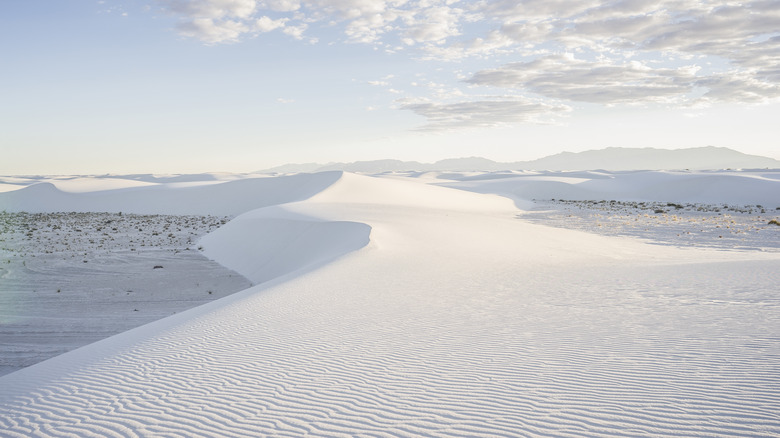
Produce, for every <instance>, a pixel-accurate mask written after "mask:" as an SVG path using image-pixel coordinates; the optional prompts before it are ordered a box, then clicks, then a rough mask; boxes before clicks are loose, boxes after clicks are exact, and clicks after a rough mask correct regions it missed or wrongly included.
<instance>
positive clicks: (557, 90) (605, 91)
mask: <svg viewBox="0 0 780 438" xmlns="http://www.w3.org/2000/svg"><path fill="white" fill-rule="evenodd" d="M697 70H698V68H697V67H694V66H686V67H680V68H652V67H649V66H648V65H646V64H643V63H641V62H638V61H629V62H626V63H621V64H618V63H614V62H612V61H607V60H600V61H585V60H582V59H577V58H575V57H574V56H572V55H553V56H546V57H542V58H539V59H536V60H533V61H529V62H518V63H512V64H507V65H505V66H503V67H499V68H497V69H493V70H484V71H480V72H478V73H476V74H475V75H474V76H473V77H471V78H470V79H468V80H467V81H466V82H468V83H471V84H477V85H490V86H494V87H503V88H511V89H516V90H525V91H529V92H532V93H535V94H538V95H541V96H545V97H549V98H554V99H560V100H566V101H577V102H589V103H601V104H619V103H641V102H664V101H669V100H673V99H675V98H679V97H681V96H684V95H686V94H687V93H690V92H691V91H692V90H693V87H694V84H695V82H696V72H697Z"/></svg>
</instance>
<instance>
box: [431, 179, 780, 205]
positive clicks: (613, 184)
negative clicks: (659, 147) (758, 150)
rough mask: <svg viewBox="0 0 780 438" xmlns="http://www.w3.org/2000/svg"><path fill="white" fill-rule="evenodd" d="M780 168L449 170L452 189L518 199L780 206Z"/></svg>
mask: <svg viewBox="0 0 780 438" xmlns="http://www.w3.org/2000/svg"><path fill="white" fill-rule="evenodd" d="M779 176H780V172H778V171H774V172H773V171H767V170H756V171H720V172H711V171H695V172H694V171H691V172H669V171H641V172H603V171H602V172H593V171H592V172H523V173H503V174H477V175H468V174H465V175H459V174H446V175H443V177H446V178H447V179H450V180H453V182H448V183H444V184H443V185H446V186H448V187H456V188H461V189H465V190H473V191H476V192H480V193H496V194H501V195H504V196H508V197H510V198H513V199H518V200H527V199H553V198H556V199H574V200H587V199H595V200H600V199H607V200H609V199H615V200H637V201H668V202H700V203H713V204H718V203H736V204H765V205H766V204H768V205H770V206H772V208H774V207H776V206H780V195H779V194H778V193H779V191H780V186H779V185H778V177H779Z"/></svg>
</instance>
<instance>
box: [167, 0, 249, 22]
mask: <svg viewBox="0 0 780 438" xmlns="http://www.w3.org/2000/svg"><path fill="white" fill-rule="evenodd" d="M160 2H161V3H162V4H163V6H165V7H166V9H168V10H170V11H172V12H174V13H176V14H180V15H182V16H184V17H187V18H191V19H196V18H211V19H217V18H223V17H232V18H248V17H251V16H252V14H253V13H254V12H255V10H256V8H257V2H256V1H255V0H160Z"/></svg>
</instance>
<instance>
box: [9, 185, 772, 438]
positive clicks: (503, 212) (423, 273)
mask: <svg viewBox="0 0 780 438" xmlns="http://www.w3.org/2000/svg"><path fill="white" fill-rule="evenodd" d="M615 175H617V174H610V175H607V176H604V175H601V176H600V177H599V178H600V179H596V178H595V177H594V178H591V179H586V178H580V177H574V176H568V177H567V178H578V179H582V180H583V181H581V183H579V184H572V181H571V180H563V181H562V180H557V181H545V180H544V179H543V178H544V175H541V176H540V175H536V176H534V178H536V180H533V179H530V176H529V179H527V180H526V181H525V182H523V181H520V180H518V179H517V178H522V176H519V177H512V178H508V179H507V178H499V179H497V178H492V179H483V180H475V179H472V180H471V181H462V182H452V181H451V182H448V183H446V184H448V185H456V186H458V187H459V188H467V189H470V190H474V191H478V192H485V193H491V192H492V193H501V194H504V195H507V196H510V197H512V199H514V200H518V201H520V200H523V199H528V197H529V196H528V195H529V193H531V192H530V191H529V190H530V189H529V188H528V186H529V185H532V186H533V185H535V187H537V188H539V187H541V188H542V189H543V190H548V189H550V187H551V185H558V187H559V188H560V187H563V188H570V189H571V190H573V192H572V193H580V194H583V195H588V196H590V195H593V194H595V195H600V196H602V197H603V195H604V194H606V193H616V194H617V195H620V196H621V197H631V196H650V195H655V196H665V195H666V194H667V193H672V194H673V193H675V191H674V190H673V188H674V187H675V186H676V187H677V189H679V190H682V191H683V192H685V193H688V194H686V195H685V196H686V197H695V196H698V197H699V198H697V199H703V200H706V199H709V198H708V196H710V194H709V192H708V191H707V189H706V187H700V186H698V185H697V184H699V183H700V181H701V180H699V179H697V178H693V177H691V178H688V177H686V176H685V175H683V176H680V175H677V174H668V173H658V175H647V174H645V175H638V176H633V175H631V174H628V173H626V174H620V175H619V176H615ZM710 176H715V177H716V178H717V177H720V175H719V174H715V175H710ZM289 178H294V179H280V180H277V179H276V178H272V179H266V180H264V181H263V182H262V183H261V182H260V181H252V180H249V181H241V182H243V184H244V185H240V184H235V185H233V186H229V184H234V183H224V184H218V185H214V186H207V187H197V188H191V189H177V190H169V191H170V192H177V193H178V192H179V191H181V192H184V191H185V190H193V193H194V191H196V190H197V191H198V194H199V195H195V194H186V193H183V195H184V196H182V197H181V198H180V197H177V196H171V195H170V193H169V191H165V190H161V189H153V188H139V189H132V190H128V191H122V192H120V193H117V194H116V195H117V196H118V197H124V198H122V200H121V201H119V200H117V201H113V200H112V198H111V197H109V196H104V194H99V195H96V197H95V198H93V199H90V200H89V201H82V200H81V199H83V198H75V197H74V198H68V197H67V196H66V194H62V193H60V192H55V191H53V190H52V189H53V188H52V187H47V186H33V187H30V188H29V189H26V190H18V191H16V192H9V194H14V197H13V198H11V200H12V201H13V202H14V204H13V205H14V207H15V208H21V207H22V206H35V207H38V208H41V209H43V208H46V205H57V206H61V205H64V204H58V203H59V202H63V203H64V202H75V203H76V205H78V206H79V208H86V207H87V206H89V205H88V202H96V201H95V199H97V200H99V205H100V206H104V205H105V206H109V205H110V206H114V207H116V208H121V209H123V210H124V211H130V210H131V207H132V208H137V209H141V210H142V209H144V208H149V209H153V208H161V209H163V208H164V209H167V210H166V211H165V212H168V213H170V212H176V211H183V210H185V209H186V208H185V207H186V205H187V201H188V200H193V199H197V198H199V197H201V198H200V199H201V200H202V205H201V204H198V205H197V206H193V207H192V208H193V209H195V208H198V209H200V210H199V212H203V211H205V209H207V208H208V205H209V202H213V203H214V204H215V207H212V208H214V210H211V211H217V210H219V211H220V212H227V211H232V212H239V211H240V210H241V208H239V206H243V207H242V208H245V207H246V206H248V205H250V204H252V208H254V210H251V211H249V210H245V211H248V212H247V213H245V214H243V215H241V216H238V217H237V218H236V219H234V220H233V221H231V222H230V223H229V224H228V225H226V226H225V227H223V228H221V229H219V230H218V231H216V232H214V233H213V234H211V235H209V236H207V237H206V238H204V239H203V241H202V244H203V245H204V246H205V248H206V251H205V252H206V254H208V255H209V256H210V257H213V258H214V259H216V260H217V261H218V262H219V263H221V264H223V265H225V266H226V267H228V268H231V269H234V270H236V271H238V272H240V273H242V274H243V275H245V276H248V277H249V278H253V279H254V280H255V281H265V282H264V283H262V284H259V285H257V286H254V287H252V288H250V289H247V290H244V291H242V292H239V293H236V294H234V295H231V296H228V297H225V298H222V299H220V300H218V301H214V302H211V303H209V304H205V305H203V306H200V307H198V308H195V309H191V310H189V311H187V312H184V313H180V314H177V315H174V316H171V317H168V318H165V319H162V320H159V321H157V322H154V323H151V324H148V325H145V326H142V327H139V328H137V329H134V330H130V331H128V332H125V333H122V334H120V335H117V336H114V337H111V338H108V339H105V340H103V341H99V342H96V343H94V344H91V345H88V346H86V347H83V348H81V349H78V350H75V351H71V352H69V353H66V354H63V355H61V356H59V357H56V358H54V359H51V360H48V361H45V362H42V363H39V364H37V365H33V366H31V367H29V368H26V369H23V370H21V371H18V372H15V373H12V374H9V375H7V376H4V377H1V378H0V435H2V436H9V437H23V436H24V437H27V436H182V437H184V436H187V437H189V436H387V437H390V436H393V437H395V436H441V437H452V436H491V437H492V436H556V437H557V436H707V437H711V436H766V437H769V436H778V435H780V411H778V409H777V406H780V392H779V391H777V388H778V385H780V369H778V366H777V364H778V363H780V339H778V329H779V328H780V319H778V315H780V297H778V296H777V285H778V284H780V269H778V268H780V253H777V252H761V251H752V252H748V251H740V252H737V251H716V250H709V249H700V248H675V247H672V246H654V245H647V244H644V243H642V242H639V241H637V240H633V239H629V238H615V237H604V236H598V235H593V234H587V233H583V232H577V231H571V230H561V229H554V228H550V227H546V226H540V225H533V224H530V223H528V222H525V221H523V220H522V217H521V218H520V219H518V218H517V213H518V210H517V209H516V207H515V206H514V205H513V203H512V201H511V200H510V199H507V198H502V197H498V196H494V195H489V194H484V193H470V192H468V191H462V190H455V189H453V188H447V187H437V186H434V185H430V184H424V183H423V182H422V181H414V180H412V179H409V180H404V179H402V178H381V179H380V178H373V177H368V176H358V175H353V174H340V173H335V174H334V173H328V174H325V175H319V174H315V175H301V176H298V177H289ZM608 178H613V179H616V180H621V181H622V182H621V183H620V184H619V187H620V190H615V191H611V188H610V187H604V186H600V185H599V184H597V182H599V181H603V180H606V179H608ZM632 178H635V179H632ZM724 178H732V176H729V175H725V176H724ZM733 178H743V176H742V175H736V176H734V177H733ZM640 180H641V182H640ZM274 181H275V182H274ZM426 181H428V180H426ZM589 181H592V183H591V184H590V185H591V186H592V187H591V188H589V189H587V191H585V190H584V189H581V188H580V187H579V186H582V185H583V184H586V183H587V182H589ZM738 181H739V182H738V184H745V186H744V187H750V188H751V189H753V190H758V191H759V193H760V197H761V199H762V202H765V203H767V204H769V202H766V201H776V203H777V204H778V205H779V206H780V200H778V199H777V196H778V195H777V194H778V193H780V191H777V190H776V189H777V184H778V180H777V179H773V178H771V177H763V178H755V177H750V178H747V181H743V180H742V179H739V180H738ZM238 182H239V181H236V183H238ZM299 183H300V184H299ZM540 184H544V186H542V185H540ZM689 184H690V185H691V187H688V185H689ZM772 184H773V185H772ZM560 185H563V186H560ZM36 187H37V188H36ZM261 187H262V188H263V190H265V189H267V190H272V191H273V190H275V191H276V192H274V193H273V195H271V194H267V193H265V192H259V190H261ZM767 187H770V188H767ZM553 188H554V187H553ZM771 188H774V191H772V189H771ZM217 189H219V190H222V189H225V191H216V190H217ZM35 190H38V192H35ZM209 190H214V191H209ZM231 190H236V192H231ZM551 190H552V189H551ZM578 190H582V191H580V192H578ZM686 190H687V192H686ZM761 190H767V191H766V192H762V191H761ZM141 192H143V195H136V193H141ZM552 192H553V193H556V194H555V195H551V196H550V197H555V198H564V197H568V196H567V195H566V194H563V195H562V194H558V193H559V192H557V191H555V190H552ZM231 193H234V195H233V196H231ZM545 193H547V192H545ZM31 195H33V196H31ZM38 195H45V197H46V199H37V200H35V201H32V200H30V199H29V198H30V197H35V196H38ZM67 195H68V196H70V195H73V194H67ZM725 195H726V198H727V199H726V198H724V200H723V201H720V202H735V201H737V200H745V199H750V200H748V201H746V202H744V203H749V202H755V201H753V199H758V198H751V196H752V194H749V193H741V194H740V193H736V192H734V193H728V192H727V193H726V194H725ZM74 196H76V195H74ZM77 196H86V195H85V194H78V195H77ZM136 196H138V197H136ZM217 196H223V197H228V198H229V199H228V200H225V199H216V197H217ZM532 196H533V197H541V196H536V194H533V195H532ZM713 196H714V195H713ZM737 196H742V197H740V198H739V199H737V198H736V197H737ZM144 197H145V198H144ZM247 197H248V198H251V200H249V199H247ZM767 197H768V198H767ZM144 199H145V203H143V202H142V201H143V200H144ZM175 199H181V200H182V201H181V204H176V203H175V202H174V201H172V200H175ZM0 200H5V201H8V200H9V198H8V197H6V198H0ZM659 200H662V201H666V200H670V201H673V200H676V199H659ZM55 201H56V202H55ZM79 202H83V204H79ZM112 202H116V204H112ZM122 202H125V203H126V204H122ZM134 202H138V203H139V204H137V205H135V204H133V203H134ZM177 202H178V201H177ZM93 205H94V204H93ZM147 206H148V207H147ZM778 228H780V227H778ZM273 254H279V255H280V257H279V258H278V259H277V258H274V257H272V255H273Z"/></svg>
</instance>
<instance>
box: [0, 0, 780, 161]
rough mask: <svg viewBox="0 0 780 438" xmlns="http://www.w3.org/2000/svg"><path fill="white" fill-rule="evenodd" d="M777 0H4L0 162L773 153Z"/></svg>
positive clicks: (778, 111) (779, 109) (779, 108)
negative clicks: (708, 150)
mask: <svg viewBox="0 0 780 438" xmlns="http://www.w3.org/2000/svg"><path fill="white" fill-rule="evenodd" d="M778 30H780V0H760V1H742V2H730V1H703V0H614V1H605V0H512V1H510V0H482V1H457V0H419V1H417V0H190V1H187V0H117V1H113V0H101V1H98V0H69V1H67V2H64V1H60V0H41V1H29V0H3V1H2V2H0V174H3V175H21V174H104V173H114V174H117V173H196V172H217V171H227V172H252V171H256V170H260V169H265V168H270V167H273V166H277V165H281V164H285V163H306V162H318V163H328V162H350V161H358V160H373V159H384V158H394V159H402V160H416V161H422V162H433V161H436V160H439V159H444V158H453V157H465V156H482V157H486V158H490V159H493V160H496V161H519V160H532V159H536V158H541V157H543V156H547V155H551V154H555V153H558V152H562V151H570V152H578V151H584V150H589V149H601V148H604V147H656V148H667V149H677V148H687V147H701V146H719V147H729V148H732V149H736V150H739V151H741V152H745V153H750V154H756V155H763V156H769V157H772V158H776V159H780V141H779V140H778V137H780V135H778V134H780V128H778V120H780V31H778Z"/></svg>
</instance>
